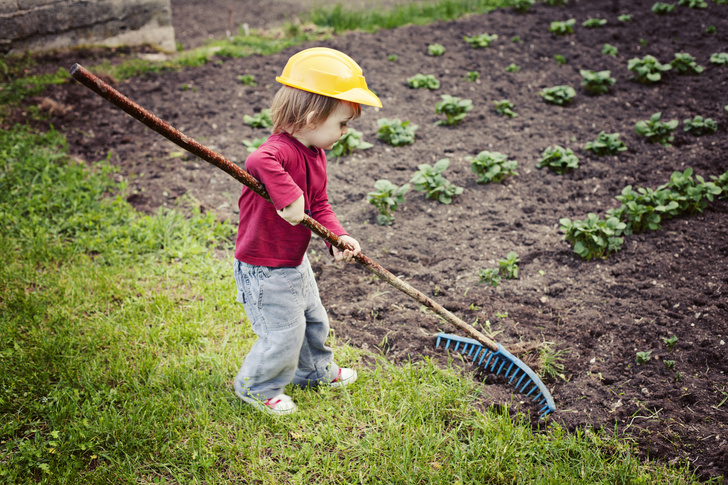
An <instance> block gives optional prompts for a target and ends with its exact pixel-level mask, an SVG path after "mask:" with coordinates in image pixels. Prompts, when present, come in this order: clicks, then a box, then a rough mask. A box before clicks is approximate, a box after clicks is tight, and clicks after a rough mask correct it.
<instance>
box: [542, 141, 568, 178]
mask: <svg viewBox="0 0 728 485" xmlns="http://www.w3.org/2000/svg"><path fill="white" fill-rule="evenodd" d="M536 167H537V168H543V167H546V168H548V169H549V170H551V171H552V172H554V173H557V174H559V175H563V174H565V173H566V172H568V171H569V170H573V169H577V168H579V158H578V157H577V156H576V155H574V152H573V150H572V149H571V148H564V147H561V146H559V145H554V146H553V147H551V146H549V147H547V148H546V150H544V151H543V153H542V154H541V160H539V162H538V165H537V166H536Z"/></svg>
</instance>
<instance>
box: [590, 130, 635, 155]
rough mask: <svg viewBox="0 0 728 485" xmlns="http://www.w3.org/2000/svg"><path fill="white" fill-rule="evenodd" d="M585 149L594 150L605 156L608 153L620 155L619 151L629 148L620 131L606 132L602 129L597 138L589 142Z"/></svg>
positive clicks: (595, 152)
mask: <svg viewBox="0 0 728 485" xmlns="http://www.w3.org/2000/svg"><path fill="white" fill-rule="evenodd" d="M584 150H587V151H592V152H594V154H595V155H598V156H600V157H604V156H607V155H618V154H619V152H623V151H625V150H627V146H626V145H625V144H624V142H622V141H621V140H620V139H619V133H605V132H604V131H600V132H599V135H597V138H596V140H593V141H590V142H587V144H586V145H584Z"/></svg>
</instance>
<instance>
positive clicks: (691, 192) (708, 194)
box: [658, 167, 723, 215]
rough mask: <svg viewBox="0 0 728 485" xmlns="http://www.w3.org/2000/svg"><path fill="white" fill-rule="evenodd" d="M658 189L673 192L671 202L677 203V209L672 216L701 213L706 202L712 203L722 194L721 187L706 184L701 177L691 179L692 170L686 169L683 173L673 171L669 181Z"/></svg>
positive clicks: (709, 183) (690, 168)
mask: <svg viewBox="0 0 728 485" xmlns="http://www.w3.org/2000/svg"><path fill="white" fill-rule="evenodd" d="M659 189H668V190H670V191H672V192H673V194H672V195H671V197H672V200H674V201H676V202H677V203H678V209H677V211H676V212H675V213H674V214H671V215H678V214H679V213H681V212H688V213H690V214H694V213H696V212H703V209H705V208H706V207H707V206H708V202H713V199H714V197H715V196H717V195H720V194H721V193H722V191H723V190H722V189H721V187H719V186H717V185H716V184H715V183H713V182H706V181H705V180H704V179H703V177H701V176H700V175H696V176H695V178H693V169H692V167H688V168H686V169H685V171H683V172H680V171H679V170H677V171H675V172H673V173H672V175H670V181H669V182H668V183H666V184H665V185H662V186H660V187H658V190H659Z"/></svg>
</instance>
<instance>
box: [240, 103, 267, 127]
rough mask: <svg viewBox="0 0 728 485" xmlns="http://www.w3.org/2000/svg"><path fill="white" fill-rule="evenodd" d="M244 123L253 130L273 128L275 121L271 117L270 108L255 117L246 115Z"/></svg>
mask: <svg viewBox="0 0 728 485" xmlns="http://www.w3.org/2000/svg"><path fill="white" fill-rule="evenodd" d="M243 121H244V122H245V123H246V124H248V125H250V126H251V127H253V128H270V127H271V126H273V120H272V119H271V117H270V108H265V109H263V110H262V111H261V112H260V113H258V114H255V115H253V116H250V115H244V116H243Z"/></svg>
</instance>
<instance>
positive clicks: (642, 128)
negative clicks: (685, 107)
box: [634, 111, 678, 147]
mask: <svg viewBox="0 0 728 485" xmlns="http://www.w3.org/2000/svg"><path fill="white" fill-rule="evenodd" d="M660 117H662V113H661V112H659V111H658V112H657V113H654V114H653V115H652V116H650V119H649V120H641V121H638V122H637V123H636V124H635V126H634V129H635V131H636V132H637V134H638V135H641V136H644V137H646V138H647V139H648V140H649V141H650V142H651V143H659V144H660V145H662V146H665V147H669V146H672V145H670V143H672V141H673V140H674V139H675V137H674V136H673V135H672V133H673V132H674V131H675V128H677V124H678V121H677V120H670V121H668V122H663V121H660Z"/></svg>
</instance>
